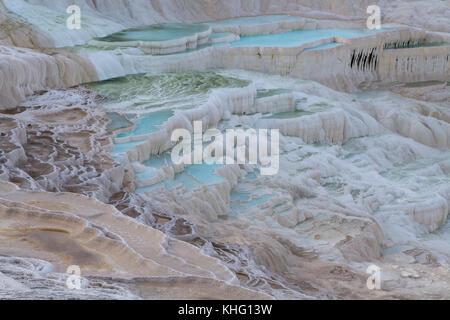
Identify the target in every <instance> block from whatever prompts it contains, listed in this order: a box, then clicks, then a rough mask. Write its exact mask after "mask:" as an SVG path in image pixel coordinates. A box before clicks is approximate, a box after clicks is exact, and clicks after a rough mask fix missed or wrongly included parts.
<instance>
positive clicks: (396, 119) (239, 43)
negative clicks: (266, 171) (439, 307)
mask: <svg viewBox="0 0 450 320" xmlns="http://www.w3.org/2000/svg"><path fill="white" fill-rule="evenodd" d="M73 2H74V1H69V0H58V1H56V0H0V298H16V299H33V298H38V299H49V298H60V299H71V298H76V299H78V298H79V299H96V298H102V299H351V298H357V299H398V298H400V299H407V298H419V299H432V298H438V299H448V298H449V297H450V289H449V288H450V271H449V265H450V246H449V240H450V224H449V222H448V213H449V208H450V176H449V174H450V160H449V159H450V157H449V156H450V151H449V147H450V109H449V107H450V89H449V80H450V60H449V59H450V45H449V44H450V29H449V28H450V4H449V1H448V0H446V1H440V0H432V1H419V0H418V1H406V0H397V1H387V0H379V1H365V0H359V1H350V0H343V1H334V0H219V1H212V0H201V1H200V0H182V1H181V0H180V1H178V0H134V1H125V0H114V1H112V0H97V1H94V0H78V1H75V3H76V5H77V6H79V8H80V10H81V14H82V20H81V29H73V30H70V29H69V28H68V27H67V24H66V19H68V18H69V16H70V14H67V12H66V9H67V8H68V7H69V6H70V5H72V4H73ZM369 5H378V6H379V7H380V8H381V12H382V21H381V22H382V27H381V29H379V30H369V29H368V28H367V25H366V20H367V18H368V14H367V11H366V9H367V7H368V6H369ZM194 122H201V124H202V126H203V128H204V130H206V129H213V128H216V129H218V131H219V133H220V132H225V131H226V130H227V129H278V130H279V132H280V135H281V137H280V152H279V163H280V168H279V171H278V173H277V174H276V175H273V176H263V175H261V174H260V171H259V168H258V167H257V166H254V165H250V164H249V165H247V164H245V165H239V164H219V165H207V164H199V165H188V164H181V165H180V164H175V163H173V161H172V160H171V157H170V154H171V151H172V150H173V148H174V146H175V143H174V142H173V141H171V135H172V133H173V132H174V131H175V130H177V129H186V130H188V131H189V132H193V131H194ZM244 144H245V142H244ZM239 147H240V146H239V145H238V142H237V143H236V144H235V143H234V142H233V150H234V149H238V148H239ZM73 265H76V266H79V267H80V270H81V276H82V288H81V289H80V290H71V289H70V288H68V287H67V286H66V279H67V276H68V275H67V273H66V270H67V268H68V267H69V266H73ZM371 265H376V266H378V267H379V268H380V269H381V270H382V283H381V287H380V288H379V290H369V289H368V287H367V285H366V280H367V277H368V276H369V274H367V272H366V270H367V268H368V267H369V266H371Z"/></svg>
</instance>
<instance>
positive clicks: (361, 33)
mask: <svg viewBox="0 0 450 320" xmlns="http://www.w3.org/2000/svg"><path fill="white" fill-rule="evenodd" d="M382 31H385V30H383V29H380V30H374V31H372V30H367V29H317V30H296V31H288V32H283V33H275V34H264V35H257V36H244V37H241V39H240V40H237V41H233V42H231V43H230V45H231V46H232V47H295V46H301V45H303V44H306V43H309V42H313V41H317V40H322V39H327V38H332V37H342V38H348V39H352V38H359V37H365V36H369V35H372V34H375V33H377V32H382Z"/></svg>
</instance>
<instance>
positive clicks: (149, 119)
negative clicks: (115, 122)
mask: <svg viewBox="0 0 450 320" xmlns="http://www.w3.org/2000/svg"><path fill="white" fill-rule="evenodd" d="M173 114H174V112H173V111H172V110H161V111H155V112H152V113H149V114H147V115H145V116H143V117H141V118H139V119H136V120H133V122H134V123H135V124H136V128H135V129H134V130H133V131H129V132H123V133H121V134H119V135H118V137H119V138H124V137H129V136H140V135H143V134H149V133H153V132H156V131H158V130H159V126H160V125H161V124H163V123H164V122H166V121H167V119H169V118H170V117H171V116H173Z"/></svg>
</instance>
